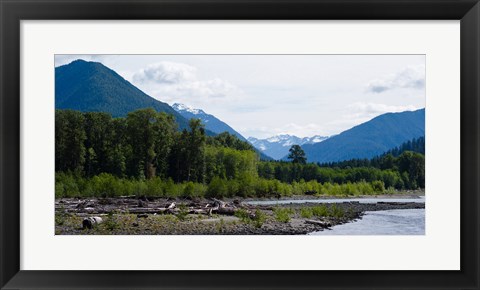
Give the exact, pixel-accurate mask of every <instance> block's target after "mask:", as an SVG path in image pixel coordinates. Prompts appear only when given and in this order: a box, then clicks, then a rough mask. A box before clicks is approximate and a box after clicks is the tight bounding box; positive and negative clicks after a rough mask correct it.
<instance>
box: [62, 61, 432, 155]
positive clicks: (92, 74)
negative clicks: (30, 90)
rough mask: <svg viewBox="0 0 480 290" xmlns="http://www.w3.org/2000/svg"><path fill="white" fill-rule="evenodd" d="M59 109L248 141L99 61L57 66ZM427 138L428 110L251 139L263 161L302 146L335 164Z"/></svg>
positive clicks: (226, 125)
mask: <svg viewBox="0 0 480 290" xmlns="http://www.w3.org/2000/svg"><path fill="white" fill-rule="evenodd" d="M55 108H56V109H72V110H78V111H82V112H107V113H110V114H111V115H112V116H113V117H123V116H126V115H127V114H128V113H129V112H131V111H134V110H138V109H143V108H154V109H155V110H157V111H158V112H165V113H168V114H172V115H173V116H174V117H175V119H176V121H177V123H178V125H179V128H180V129H184V128H188V120H190V119H191V118H199V119H201V120H202V121H203V123H204V124H205V127H206V133H207V135H210V136H212V135H217V134H219V133H222V132H228V133H230V134H232V135H235V136H237V137H238V138H240V139H241V140H246V139H245V138H244V137H243V136H242V135H241V134H239V133H238V132H237V131H235V130H234V129H233V128H232V127H230V126H229V125H228V124H227V123H225V122H223V121H221V120H220V119H218V118H217V117H215V116H213V115H211V114H208V113H206V112H205V111H203V110H201V109H192V108H188V107H187V106H184V105H182V104H174V105H173V106H172V107H171V106H169V105H168V104H167V103H164V102H161V101H158V100H156V99H154V98H152V97H150V96H149V95H147V94H146V93H144V92H143V91H141V90H140V89H138V88H137V87H135V86H134V85H133V84H131V83H130V82H128V81H127V80H125V79H124V78H123V77H121V76H120V75H119V74H117V73H116V72H115V71H113V70H111V69H110V68H108V67H106V66H104V65H103V64H101V63H98V62H87V61H84V60H76V61H73V62H71V63H69V64H67V65H63V66H59V67H56V68H55ZM423 136H425V109H420V110H417V111H407V112H401V113H387V114H383V115H380V116H378V117H376V118H373V119H372V120H370V121H368V122H365V123H363V124H360V125H358V126H355V127H353V128H351V129H349V130H346V131H344V132H342V133H340V134H338V135H335V136H332V137H325V136H313V137H306V138H299V137H296V136H291V135H278V136H274V137H271V138H267V139H256V138H252V137H251V138H248V141H249V142H250V143H251V144H252V145H253V146H254V147H255V148H257V150H258V152H259V153H261V154H259V155H260V156H261V158H262V159H268V157H267V155H268V156H270V157H272V158H274V159H282V160H285V159H286V155H287V154H288V150H289V149H290V147H291V146H292V145H301V146H302V148H303V149H304V151H305V153H306V156H307V160H308V162H322V163H323V162H333V161H342V160H348V159H353V158H371V157H374V156H377V155H379V154H382V153H383V152H385V151H387V150H389V149H392V148H394V147H396V146H399V145H400V144H402V143H403V142H405V141H407V140H411V139H413V138H419V137H423Z"/></svg>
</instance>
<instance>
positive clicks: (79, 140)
mask: <svg viewBox="0 0 480 290" xmlns="http://www.w3.org/2000/svg"><path fill="white" fill-rule="evenodd" d="M291 153H292V157H293V158H292V161H293V162H276V161H260V159H259V155H258V152H256V151H255V149H254V148H253V146H252V145H251V144H249V143H248V142H245V141H242V140H240V139H238V138H237V137H236V136H234V135H231V134H229V133H227V132H225V133H221V134H218V135H216V136H207V134H206V132H205V128H204V125H203V124H202V123H201V121H200V120H198V119H191V120H190V121H189V128H188V129H183V130H178V127H177V124H176V122H175V119H174V117H173V116H172V115H168V114H166V113H159V112H156V111H155V110H153V109H142V110H137V111H134V112H131V113H129V114H128V115H127V116H126V117H122V118H112V117H111V115H109V114H107V113H101V112H87V113H83V112H79V111H73V110H57V111H56V113H55V167H56V172H57V174H56V181H57V183H56V190H58V192H57V195H58V196H65V195H69V194H71V193H72V192H76V193H77V194H78V195H89V194H90V195H102V192H104V191H106V190H107V189H106V188H110V190H116V191H117V192H118V194H119V193H120V192H124V193H125V192H126V193H128V192H130V193H131V192H136V194H138V193H140V192H150V193H149V194H154V195H157V196H162V195H163V194H166V192H170V193H169V194H173V195H174V193H173V192H177V195H193V196H208V195H210V196H230V195H232V194H233V195H241V196H259V195H262V196H265V195H268V194H281V195H289V194H301V193H302V191H303V193H305V192H306V191H308V188H313V189H312V191H315V192H317V193H320V192H323V193H326V192H327V189H328V190H330V191H331V192H337V193H339V192H341V193H345V192H347V193H348V192H354V193H364V194H371V193H373V192H378V190H380V189H382V188H383V189H385V188H390V187H391V188H397V189H405V188H407V189H410V188H418V187H423V186H424V158H423V155H421V154H418V153H413V152H409V151H408V152H404V153H402V154H401V155H400V156H398V157H393V156H391V155H388V156H391V159H389V160H386V161H385V162H387V161H388V162H390V163H389V164H388V166H387V165H386V166H384V168H373V167H371V166H370V167H358V168H324V167H321V166H319V165H318V164H313V163H306V161H307V160H306V159H304V158H305V156H304V155H302V154H301V153H302V152H300V151H299V148H296V147H295V148H292V150H291ZM388 158H390V157H388ZM307 185H308V186H307ZM380 185H381V186H380ZM155 186H156V188H157V189H153V188H155ZM122 188H123V189H122ZM147 188H148V190H147ZM152 192H153V193H152ZM162 192H163V193H162ZM105 194H107V193H105ZM110 194H117V193H110Z"/></svg>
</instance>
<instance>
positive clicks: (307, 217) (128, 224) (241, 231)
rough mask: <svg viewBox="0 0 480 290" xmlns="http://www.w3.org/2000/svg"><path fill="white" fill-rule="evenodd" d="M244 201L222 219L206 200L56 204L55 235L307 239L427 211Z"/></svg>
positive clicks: (410, 205) (396, 205)
mask: <svg viewBox="0 0 480 290" xmlns="http://www.w3.org/2000/svg"><path fill="white" fill-rule="evenodd" d="M413 196H414V195H402V196H401V197H404V198H405V197H409V198H412V197H413ZM417 196H418V195H417ZM395 197H396V198H398V197H399V196H395ZM303 198H305V197H303ZM320 198H322V197H320ZM330 198H332V197H330ZM369 198H371V196H369ZM359 200H360V199H359ZM244 201H248V200H238V199H226V200H225V201H224V203H226V204H228V205H229V206H231V207H232V208H235V213H234V214H218V213H215V212H214V213H211V212H210V213H209V212H208V211H205V210H203V209H204V208H206V209H208V208H209V206H210V207H211V206H212V204H213V201H212V200H208V199H196V200H182V199H146V198H144V199H136V198H114V199H96V198H91V199H69V198H64V199H57V200H56V201H55V234H56V235H303V234H307V233H310V232H314V231H321V230H328V229H329V228H330V227H332V226H335V225H339V224H344V223H347V222H351V221H354V220H356V219H361V218H362V215H363V213H364V212H365V211H379V210H390V209H416V208H425V204H424V203H418V202H389V201H385V199H382V201H381V202H377V203H360V202H359V201H353V202H351V201H348V202H337V203H329V204H324V205H323V204H321V205H320V204H317V205H313V204H311V203H292V204H282V205H275V206H271V205H249V204H246V203H245V202H244ZM171 204H175V207H176V211H169V210H162V211H160V209H165V208H166V207H167V206H169V205H171ZM197 208H199V210H197ZM199 212H203V213H199ZM205 212H206V213H205ZM94 216H98V217H101V219H102V223H100V224H98V225H96V226H95V227H93V228H92V229H84V228H82V221H83V219H85V218H88V217H94Z"/></svg>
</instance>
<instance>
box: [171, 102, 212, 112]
mask: <svg viewBox="0 0 480 290" xmlns="http://www.w3.org/2000/svg"><path fill="white" fill-rule="evenodd" d="M172 108H173V109H174V110H175V111H177V112H189V113H192V114H194V115H199V114H205V112H204V111H203V110H200V109H194V108H192V107H189V106H187V105H184V104H179V103H175V104H173V105H172Z"/></svg>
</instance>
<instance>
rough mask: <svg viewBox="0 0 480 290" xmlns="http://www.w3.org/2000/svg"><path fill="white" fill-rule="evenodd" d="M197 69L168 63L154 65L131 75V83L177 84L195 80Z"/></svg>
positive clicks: (181, 64)
mask: <svg viewBox="0 0 480 290" xmlns="http://www.w3.org/2000/svg"><path fill="white" fill-rule="evenodd" d="M196 71H197V69H196V68H195V67H193V66H190V65H187V64H183V63H176V62H170V61H162V62H159V63H154V64H151V65H149V66H147V67H146V68H144V69H142V70H140V71H138V72H137V73H135V74H134V75H133V81H134V82H139V83H148V82H154V83H160V84H162V83H167V84H177V83H181V82H188V81H193V80H195V79H196V76H195V74H196Z"/></svg>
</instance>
